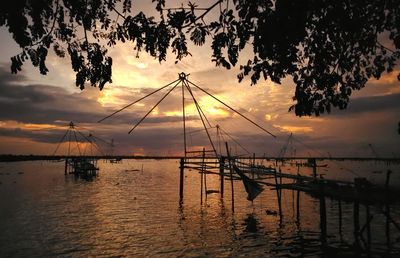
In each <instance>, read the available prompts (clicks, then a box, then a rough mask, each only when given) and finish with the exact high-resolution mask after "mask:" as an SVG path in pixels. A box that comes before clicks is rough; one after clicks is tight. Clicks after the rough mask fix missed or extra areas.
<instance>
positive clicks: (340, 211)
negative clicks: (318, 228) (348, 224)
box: [338, 199, 342, 240]
mask: <svg viewBox="0 0 400 258" xmlns="http://www.w3.org/2000/svg"><path fill="white" fill-rule="evenodd" d="M338 204H339V235H340V240H342V201H341V200H340V199H339V201H338Z"/></svg>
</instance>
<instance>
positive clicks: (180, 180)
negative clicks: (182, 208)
mask: <svg viewBox="0 0 400 258" xmlns="http://www.w3.org/2000/svg"><path fill="white" fill-rule="evenodd" d="M179 168H180V175H179V201H180V202H182V200H183V181H184V170H185V159H184V158H181V160H180V167H179Z"/></svg>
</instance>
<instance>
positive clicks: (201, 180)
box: [200, 148, 206, 204]
mask: <svg viewBox="0 0 400 258" xmlns="http://www.w3.org/2000/svg"><path fill="white" fill-rule="evenodd" d="M205 155H206V150H205V148H203V157H202V163H201V171H200V204H203V177H204V173H205V169H204V167H205V164H204V159H205Z"/></svg>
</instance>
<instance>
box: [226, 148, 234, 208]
mask: <svg viewBox="0 0 400 258" xmlns="http://www.w3.org/2000/svg"><path fill="white" fill-rule="evenodd" d="M225 146H226V154H227V156H228V165H229V175H230V179H231V200H232V212H235V190H234V188H233V174H232V163H231V162H232V160H231V156H230V153H229V148H228V142H225Z"/></svg>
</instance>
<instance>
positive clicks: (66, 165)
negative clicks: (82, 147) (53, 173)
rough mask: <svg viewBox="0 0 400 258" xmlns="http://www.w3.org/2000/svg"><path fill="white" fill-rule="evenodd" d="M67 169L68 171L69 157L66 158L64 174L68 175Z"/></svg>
mask: <svg viewBox="0 0 400 258" xmlns="http://www.w3.org/2000/svg"><path fill="white" fill-rule="evenodd" d="M67 171H68V158H65V168H64V175H67Z"/></svg>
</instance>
